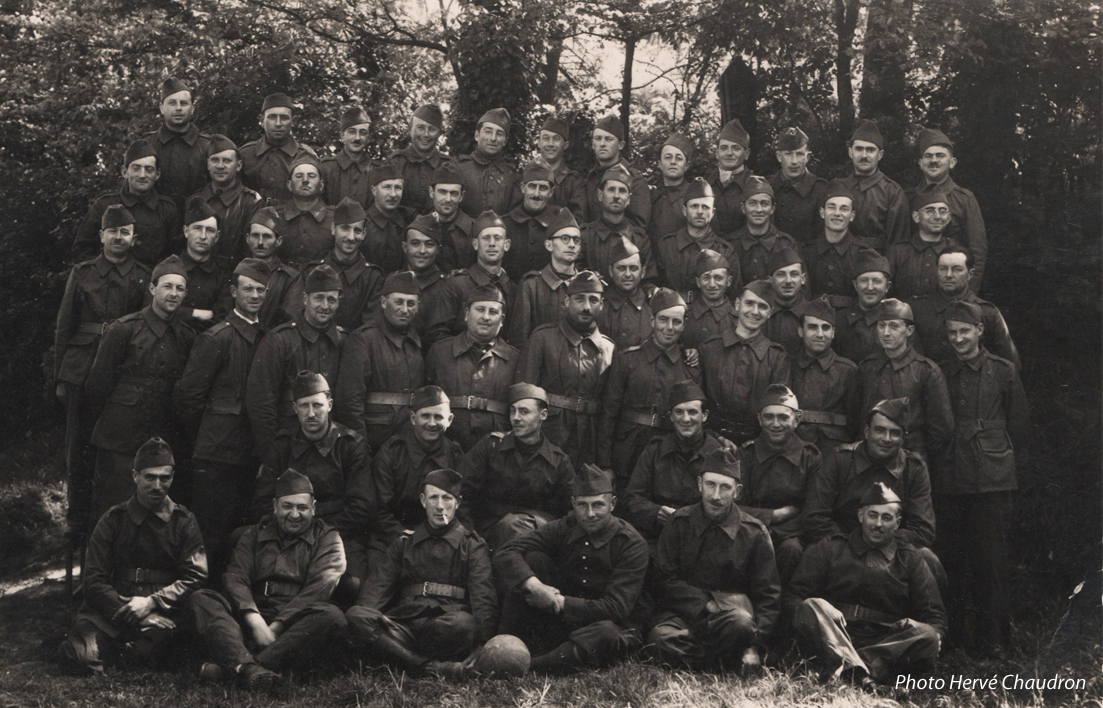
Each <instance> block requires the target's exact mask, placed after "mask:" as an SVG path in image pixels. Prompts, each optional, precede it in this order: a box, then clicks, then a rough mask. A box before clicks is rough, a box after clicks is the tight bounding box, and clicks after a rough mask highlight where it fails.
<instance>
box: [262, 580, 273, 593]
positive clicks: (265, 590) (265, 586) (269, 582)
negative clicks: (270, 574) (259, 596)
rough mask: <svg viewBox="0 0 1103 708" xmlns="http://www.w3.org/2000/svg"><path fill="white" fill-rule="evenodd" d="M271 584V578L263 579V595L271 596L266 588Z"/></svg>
mask: <svg viewBox="0 0 1103 708" xmlns="http://www.w3.org/2000/svg"><path fill="white" fill-rule="evenodd" d="M271 584H272V581H271V580H265V581H264V596H265V597H272V593H271V592H270V591H269V589H268V586H269V585H271Z"/></svg>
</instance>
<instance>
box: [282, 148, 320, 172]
mask: <svg viewBox="0 0 1103 708" xmlns="http://www.w3.org/2000/svg"><path fill="white" fill-rule="evenodd" d="M299 165H312V166H313V167H314V169H316V170H318V174H319V175H320V174H322V163H321V162H320V161H319V160H318V158H316V157H314V156H313V155H311V154H310V153H304V154H302V155H299V156H298V157H296V158H295V159H294V160H292V161H291V166H290V167H288V168H287V175H288V177H290V176H291V175H292V174H294V172H295V168H296V167H298V166H299Z"/></svg>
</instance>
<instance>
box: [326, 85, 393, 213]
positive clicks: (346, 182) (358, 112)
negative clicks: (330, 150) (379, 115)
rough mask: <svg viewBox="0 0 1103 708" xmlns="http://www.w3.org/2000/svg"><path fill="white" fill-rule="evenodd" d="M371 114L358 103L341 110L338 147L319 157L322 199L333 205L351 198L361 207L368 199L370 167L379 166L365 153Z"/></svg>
mask: <svg viewBox="0 0 1103 708" xmlns="http://www.w3.org/2000/svg"><path fill="white" fill-rule="evenodd" d="M370 138H371V118H369V117H368V114H367V113H365V112H364V109H363V108H361V107H360V106H353V107H351V108H347V109H345V111H344V113H342V114H341V151H340V152H338V153H337V154H336V155H326V156H325V157H323V158H322V162H321V168H322V182H324V183H325V190H326V191H325V200H326V204H329V205H330V206H337V205H338V204H340V203H341V202H342V201H344V200H345V199H351V200H353V201H354V202H356V203H357V204H359V205H360V206H361V207H362V206H364V205H365V204H367V203H369V202H370V201H371V183H370V182H369V181H368V180H369V178H370V176H371V171H372V170H373V169H375V168H376V167H378V166H379V164H378V163H377V162H375V161H374V160H372V159H371V155H369V154H368V140H369V139H370Z"/></svg>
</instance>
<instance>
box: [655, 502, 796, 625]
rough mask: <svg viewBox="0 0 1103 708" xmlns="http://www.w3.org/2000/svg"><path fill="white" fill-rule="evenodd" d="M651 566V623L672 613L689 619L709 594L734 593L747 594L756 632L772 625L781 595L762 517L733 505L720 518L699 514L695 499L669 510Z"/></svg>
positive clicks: (702, 607) (700, 611)
mask: <svg viewBox="0 0 1103 708" xmlns="http://www.w3.org/2000/svg"><path fill="white" fill-rule="evenodd" d="M656 565H657V570H658V574H657V575H658V608H659V611H658V614H657V615H656V617H655V621H656V622H661V621H663V620H664V619H666V618H669V617H671V616H677V617H681V618H682V619H684V620H686V621H687V622H691V623H695V622H697V621H698V620H700V619H701V618H702V615H704V613H705V605H707V604H708V601H709V600H711V599H714V598H715V595H714V593H716V594H719V595H720V596H723V595H727V594H730V593H739V594H743V595H747V597H748V598H750V601H751V606H752V607H753V608H754V618H755V624H756V625H757V630H758V637H759V638H764V637H766V636H767V635H769V634H770V630H771V629H773V626H774V622H775V621H776V620H777V615H778V611H779V609H780V600H781V582H780V581H779V580H778V576H777V563H776V561H775V560H774V546H773V544H772V543H771V542H770V532H769V531H767V530H766V527H765V526H763V525H762V522H761V521H759V520H758V519H756V518H754V517H753V516H751V515H749V514H745V513H743V512H742V511H741V510H740V509H739V506H738V505H736V504H732V507H731V510H730V511H729V512H728V515H727V517H725V518H724V520H723V521H721V522H720V523H714V522H712V521H710V520H709V519H708V518H707V517H706V516H705V512H704V509H703V507H702V505H701V502H697V503H696V504H694V505H693V506H684V507H682V508H681V509H679V510H678V511H676V512H674V514H673V516H671V518H670V521H668V522H667V524H666V528H664V529H663V532H662V535H660V536H659V555H658V558H657V559H656ZM718 604H719V602H718Z"/></svg>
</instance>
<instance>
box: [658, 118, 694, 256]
mask: <svg viewBox="0 0 1103 708" xmlns="http://www.w3.org/2000/svg"><path fill="white" fill-rule="evenodd" d="M691 160H693V143H691V142H690V141H689V138H687V137H686V136H684V135H682V134H681V133H671V134H670V137H668V138H667V139H666V142H664V143H663V145H662V147H661V148H660V149H659V174H660V175H661V176H662V183H661V184H660V185H659V186H658V187H657V188H655V189H653V190H652V191H651V218H650V220H649V221H648V222H647V234H648V236H650V237H651V243H652V244H653V247H654V249H655V250H658V248H659V241H661V240H662V239H663V237H664V236H667V235H669V234H675V233H678V230H679V229H681V228H682V227H683V226H685V223H686V215H685V211H684V210H683V207H684V206H685V197H686V189H687V188H688V187H689V182H688V181H687V180H686V170H687V169H688V168H689V163H690V161H691Z"/></svg>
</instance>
